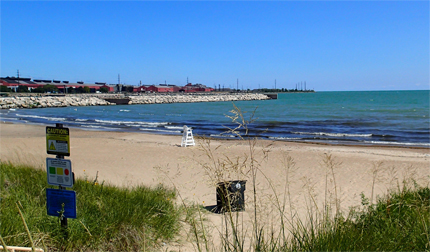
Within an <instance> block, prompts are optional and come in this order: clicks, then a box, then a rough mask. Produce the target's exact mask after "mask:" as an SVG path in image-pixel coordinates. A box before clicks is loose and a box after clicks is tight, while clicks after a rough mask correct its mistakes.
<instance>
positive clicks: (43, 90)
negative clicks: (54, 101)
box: [31, 84, 58, 93]
mask: <svg viewBox="0 0 430 252" xmlns="http://www.w3.org/2000/svg"><path fill="white" fill-rule="evenodd" d="M31 92H33V93H48V92H50V93H58V88H57V87H56V86H54V85H50V84H47V85H44V86H43V87H38V88H35V89H33V90H31Z"/></svg>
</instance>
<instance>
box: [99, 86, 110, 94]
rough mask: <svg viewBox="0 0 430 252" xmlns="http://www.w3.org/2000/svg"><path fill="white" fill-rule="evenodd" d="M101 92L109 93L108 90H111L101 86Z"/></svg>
mask: <svg viewBox="0 0 430 252" xmlns="http://www.w3.org/2000/svg"><path fill="white" fill-rule="evenodd" d="M100 92H102V93H107V92H109V89H108V88H107V87H101V88H100Z"/></svg>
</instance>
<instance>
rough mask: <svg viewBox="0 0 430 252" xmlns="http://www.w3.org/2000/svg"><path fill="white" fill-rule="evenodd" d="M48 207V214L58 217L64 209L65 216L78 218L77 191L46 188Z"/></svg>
mask: <svg viewBox="0 0 430 252" xmlns="http://www.w3.org/2000/svg"><path fill="white" fill-rule="evenodd" d="M63 204H64V208H63ZM46 209H47V211H48V215H51V216H57V217H58V216H60V212H61V210H63V209H64V212H63V215H64V217H66V218H70V219H76V192H75V191H69V190H59V189H50V188H46Z"/></svg>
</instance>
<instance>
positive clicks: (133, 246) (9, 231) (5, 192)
mask: <svg viewBox="0 0 430 252" xmlns="http://www.w3.org/2000/svg"><path fill="white" fill-rule="evenodd" d="M0 165H1V168H0V170H1V180H0V183H1V194H0V197H1V210H0V214H1V215H0V218H1V226H0V234H1V237H2V238H3V240H4V241H5V243H6V245H10V246H12V245H13V246H28V247H31V240H32V241H34V245H35V246H36V247H40V248H49V249H52V250H60V251H81V250H82V251H96V250H97V251H142V250H143V251H145V250H146V249H149V250H153V249H154V248H156V247H158V246H159V245H160V244H161V243H162V242H165V241H171V240H172V239H173V238H174V237H175V236H176V235H177V233H178V231H179V229H180V225H179V223H180V222H179V217H180V216H181V215H180V213H181V211H180V209H178V208H177V207H176V206H175V204H174V203H173V202H174V200H175V197H176V195H175V192H174V191H172V190H169V189H166V188H163V187H162V186H160V187H157V188H154V189H150V188H147V187H144V186H138V187H134V188H131V189H127V188H118V187H115V186H110V185H104V184H103V183H101V184H99V183H98V182H97V179H95V180H93V181H89V180H88V179H78V180H77V181H76V183H75V185H74V187H73V190H75V191H76V198H77V213H78V217H77V219H69V220H68V230H67V231H68V238H67V239H66V238H65V237H64V233H63V230H62V229H61V227H60V222H59V218H58V217H55V216H48V215H47V212H46V194H45V189H46V188H47V187H52V186H48V184H47V177H46V176H47V175H46V172H45V171H42V170H39V169H34V168H31V167H26V166H15V165H12V164H10V163H1V164H0ZM18 209H19V210H18ZM19 211H21V212H22V215H23V219H24V220H25V222H26V224H27V226H28V229H29V232H30V234H31V236H30V237H31V238H32V239H30V238H29V236H28V235H27V233H26V231H25V225H24V223H23V220H22V219H21V217H20V215H19Z"/></svg>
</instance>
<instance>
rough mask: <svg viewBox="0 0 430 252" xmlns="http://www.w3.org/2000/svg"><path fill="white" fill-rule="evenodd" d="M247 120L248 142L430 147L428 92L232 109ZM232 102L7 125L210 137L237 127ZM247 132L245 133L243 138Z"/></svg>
mask: <svg viewBox="0 0 430 252" xmlns="http://www.w3.org/2000/svg"><path fill="white" fill-rule="evenodd" d="M234 104H235V105H236V106H237V107H239V108H240V109H241V110H242V111H244V112H246V113H245V117H246V118H248V117H249V116H250V115H251V114H252V113H251V112H252V111H254V110H255V119H256V120H255V122H253V123H251V124H250V125H249V136H258V137H262V138H269V139H275V140H288V141H305V142H327V143H333V144H337V143H346V144H348V143H350V144H370V145H376V144H377V145H379V144H387V145H403V146H424V147H429V146H430V144H429V143H430V134H429V131H430V127H429V125H430V121H429V91H428V90H427V91H355V92H316V93H284V94H279V96H278V99H277V100H268V101H242V102H235V103H234ZM232 109H233V103H232V102H213V103H181V104H178V103H176V104H150V105H122V106H98V107H67V108H44V109H19V110H18V109H17V110H4V111H1V112H0V113H1V116H2V120H7V121H14V122H25V123H38V124H46V125H53V124H54V123H63V124H64V125H65V126H69V127H79V128H84V129H102V130H113V131H137V132H142V133H144V132H150V133H160V134H181V130H182V127H183V125H187V126H189V127H192V128H193V133H194V134H198V135H205V136H212V137H228V138H230V137H234V136H232V135H229V134H224V132H225V131H226V129H227V127H234V126H235V125H234V124H232V123H231V120H230V119H229V118H227V117H226V115H231V114H230V113H229V111H230V110H232ZM242 133H243V134H244V132H242Z"/></svg>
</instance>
